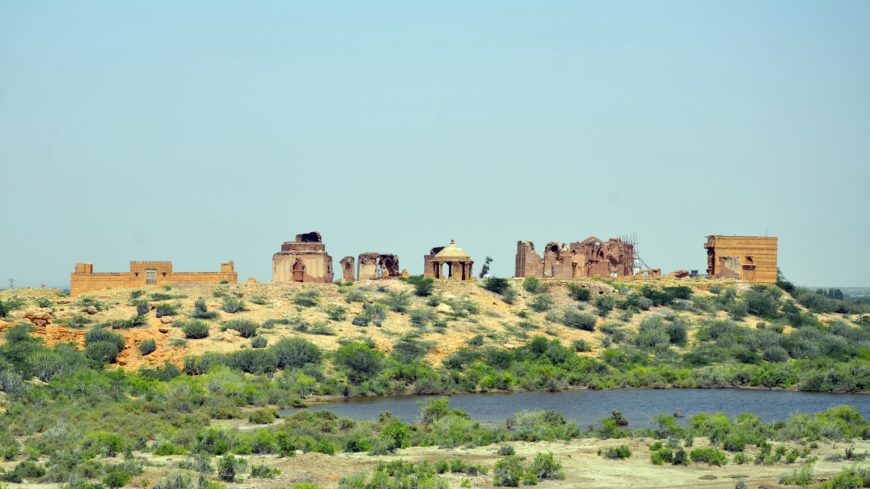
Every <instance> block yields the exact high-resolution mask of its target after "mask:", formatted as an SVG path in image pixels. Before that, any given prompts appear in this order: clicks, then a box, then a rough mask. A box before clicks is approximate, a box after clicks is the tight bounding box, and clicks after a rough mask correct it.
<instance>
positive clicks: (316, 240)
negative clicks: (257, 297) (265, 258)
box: [272, 231, 332, 284]
mask: <svg viewBox="0 0 870 489" xmlns="http://www.w3.org/2000/svg"><path fill="white" fill-rule="evenodd" d="M272 282H277V283H287V282H315V283H325V284H328V283H332V257H331V256H329V253H327V252H326V245H324V244H323V240H322V238H321V237H320V233H318V232H316V231H313V232H310V233H304V234H297V235H296V239H295V240H293V241H285V242H284V243H283V244H282V245H281V251H279V252H278V253H275V254H274V255H272Z"/></svg>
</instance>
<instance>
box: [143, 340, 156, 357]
mask: <svg viewBox="0 0 870 489" xmlns="http://www.w3.org/2000/svg"><path fill="white" fill-rule="evenodd" d="M155 350H157V342H156V341H154V340H153V339H151V338H148V339H147V340H143V341H142V343H139V352H140V353H141V354H142V356H145V355H148V354H149V353H154V351H155Z"/></svg>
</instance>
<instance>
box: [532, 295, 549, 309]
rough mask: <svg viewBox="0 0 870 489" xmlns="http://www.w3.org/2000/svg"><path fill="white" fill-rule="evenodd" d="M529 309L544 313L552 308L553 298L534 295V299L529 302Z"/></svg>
mask: <svg viewBox="0 0 870 489" xmlns="http://www.w3.org/2000/svg"><path fill="white" fill-rule="evenodd" d="M529 307H530V308H532V310H533V311H535V312H544V311H546V310H548V309H550V308H551V307H553V298H552V297H550V296H548V295H543V294H541V295H536V296H535V298H534V299H532V301H531V302H529Z"/></svg>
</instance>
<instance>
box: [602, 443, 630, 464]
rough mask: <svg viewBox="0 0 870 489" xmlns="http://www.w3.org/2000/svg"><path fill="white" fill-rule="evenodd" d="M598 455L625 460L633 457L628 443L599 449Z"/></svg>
mask: <svg viewBox="0 0 870 489" xmlns="http://www.w3.org/2000/svg"><path fill="white" fill-rule="evenodd" d="M598 455H600V456H602V457H604V458H609V459H614V460H624V459H626V458H630V457H631V450H630V449H629V448H628V445H619V446H617V447H609V448H607V449H606V450H598Z"/></svg>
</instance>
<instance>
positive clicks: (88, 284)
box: [69, 261, 238, 296]
mask: <svg viewBox="0 0 870 489" xmlns="http://www.w3.org/2000/svg"><path fill="white" fill-rule="evenodd" d="M237 281H238V274H237V273H236V271H235V269H234V266H233V262H232V261H229V262H227V263H222V264H221V269H220V271H219V272H173V271H172V262H171V261H131V262H130V271H129V272H101V273H94V265H93V263H76V268H75V271H74V272H73V273H71V274H70V280H69V293H70V295H71V296H76V295H79V294H81V293H84V292H91V291H94V290H100V289H106V288H109V287H113V288H123V287H144V286H146V285H166V284H179V283H209V284H217V283H221V282H226V283H231V284H234V283H236V282H237Z"/></svg>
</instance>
